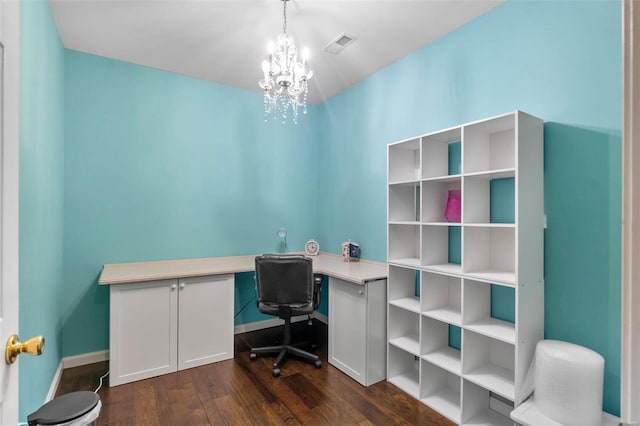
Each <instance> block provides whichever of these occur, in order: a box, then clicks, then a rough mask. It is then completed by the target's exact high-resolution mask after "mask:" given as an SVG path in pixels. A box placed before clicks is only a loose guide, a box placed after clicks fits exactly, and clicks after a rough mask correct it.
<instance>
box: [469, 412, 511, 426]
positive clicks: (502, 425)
mask: <svg viewBox="0 0 640 426" xmlns="http://www.w3.org/2000/svg"><path fill="white" fill-rule="evenodd" d="M463 425H465V426H513V420H511V419H510V418H508V417H505V416H503V415H501V414H498V413H496V412H495V411H491V410H486V411H483V412H481V413H478V414H476V415H475V416H473V418H472V419H471V420H468V421H466V422H464V423H463Z"/></svg>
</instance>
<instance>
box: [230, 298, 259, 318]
mask: <svg viewBox="0 0 640 426" xmlns="http://www.w3.org/2000/svg"><path fill="white" fill-rule="evenodd" d="M254 300H256V296H253V297H252V298H251V299H250V300H249V301H248V302H247V303H245V304H244V305H243V306H242V308H240V310H239V311H238V313H237V314H235V315H234V317H233V319H236V318H238V315H240V314H241V313H242V311H244V309H245V308H246V307H247V306H249V303H251V302H253V301H254Z"/></svg>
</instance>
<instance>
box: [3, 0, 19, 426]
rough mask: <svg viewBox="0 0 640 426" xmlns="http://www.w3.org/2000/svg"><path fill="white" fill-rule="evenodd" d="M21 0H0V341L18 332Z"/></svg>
mask: <svg viewBox="0 0 640 426" xmlns="http://www.w3.org/2000/svg"><path fill="white" fill-rule="evenodd" d="M19 34H20V2H17V1H11V0H0V97H1V99H0V100H1V102H0V110H1V112H0V119H1V120H0V152H1V153H2V161H1V162H0V188H1V194H2V196H1V197H0V342H2V345H3V346H2V347H4V344H5V342H6V341H7V337H8V336H9V335H10V334H13V333H17V332H18V202H19V198H18V148H19V146H18V124H19V121H18V120H19V110H20V108H19V102H18V94H19V88H20V84H19V71H20V50H19V46H20V45H19ZM18 365H19V362H17V363H15V364H12V365H10V366H9V365H7V364H6V363H5V362H4V360H0V424H3V425H15V424H17V423H18Z"/></svg>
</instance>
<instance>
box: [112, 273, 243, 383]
mask: <svg viewBox="0 0 640 426" xmlns="http://www.w3.org/2000/svg"><path fill="white" fill-rule="evenodd" d="M233 286H234V277H233V275H215V276H208V277H197V278H184V279H180V280H178V279H170V280H158V281H149V282H139V283H130V284H118V285H111V287H110V297H111V307H110V327H111V328H110V348H109V358H110V361H109V364H110V365H109V368H110V370H111V374H110V378H109V383H110V385H111V386H117V385H121V384H124V383H129V382H133V381H136V380H142V379H146V378H149V377H154V376H159V375H162V374H166V373H171V372H175V371H177V370H183V369H185V368H190V367H196V366H199V365H203V364H207V363H211V362H215V361H221V360H224V359H230V358H233Z"/></svg>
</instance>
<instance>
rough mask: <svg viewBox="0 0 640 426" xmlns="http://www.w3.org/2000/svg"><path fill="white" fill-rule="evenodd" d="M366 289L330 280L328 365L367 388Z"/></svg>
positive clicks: (364, 286)
mask: <svg viewBox="0 0 640 426" xmlns="http://www.w3.org/2000/svg"><path fill="white" fill-rule="evenodd" d="M366 300H367V286H366V285H358V284H352V283H349V282H346V281H342V280H339V279H337V278H329V362H330V363H331V364H333V365H334V366H335V367H337V368H338V369H340V370H342V371H343V372H344V373H346V374H347V375H349V376H351V377H352V378H354V379H355V380H357V381H358V382H359V383H361V384H363V385H365V386H366V348H367V345H366V341H367V340H366V335H367V324H366V317H367V303H366Z"/></svg>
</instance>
